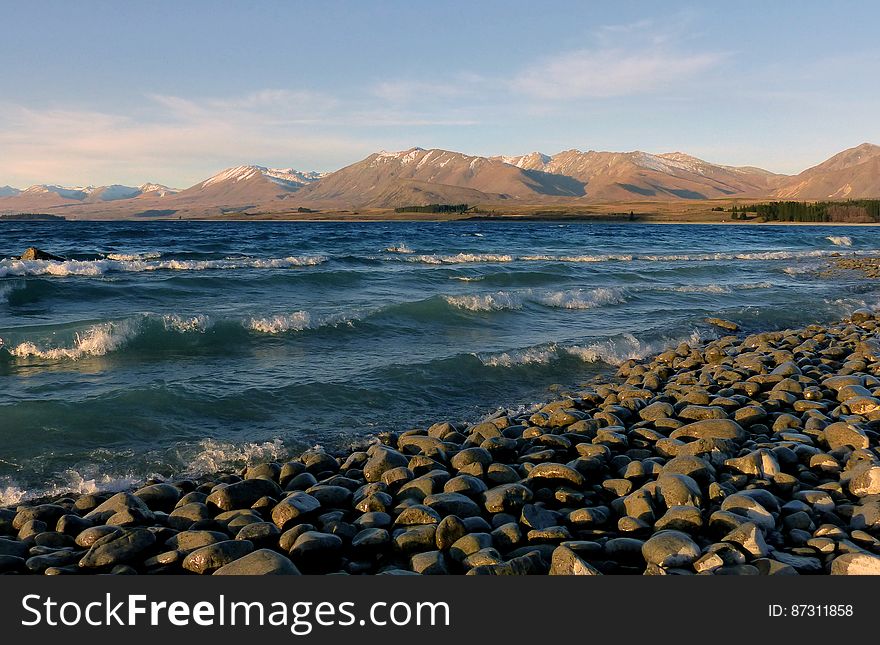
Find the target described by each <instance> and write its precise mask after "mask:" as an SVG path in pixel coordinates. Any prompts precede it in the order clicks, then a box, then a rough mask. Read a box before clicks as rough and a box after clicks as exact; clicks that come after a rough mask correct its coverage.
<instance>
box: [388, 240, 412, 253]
mask: <svg viewBox="0 0 880 645" xmlns="http://www.w3.org/2000/svg"><path fill="white" fill-rule="evenodd" d="M385 252H386V253H402V254H404V255H410V254H412V253H415V251H413V250H412V249H411V248H409V247H408V246H407V245H406V244H405V243H403V242H401V243H400V244H396V245H394V246H389V247H387V248H386V249H385Z"/></svg>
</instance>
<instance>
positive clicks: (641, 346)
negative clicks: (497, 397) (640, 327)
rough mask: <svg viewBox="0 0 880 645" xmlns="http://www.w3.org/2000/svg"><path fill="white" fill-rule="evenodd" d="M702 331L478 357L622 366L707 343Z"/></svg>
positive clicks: (501, 363)
mask: <svg viewBox="0 0 880 645" xmlns="http://www.w3.org/2000/svg"><path fill="white" fill-rule="evenodd" d="M706 338H707V337H706V336H704V335H703V334H701V333H700V332H699V331H698V330H694V331H692V332H691V333H690V334H689V335H687V336H682V337H662V338H656V339H652V340H645V339H639V338H637V337H636V336H634V335H632V334H628V333H627V334H621V335H620V336H615V337H612V338H608V339H605V340H601V341H597V342H594V343H591V344H588V345H559V344H557V343H549V344H546V345H539V346H536V347H528V348H525V349H519V350H511V351H507V352H501V353H496V354H475V356H476V357H477V358H478V359H479V360H480V362H481V363H482V364H483V365H485V366H487V367H518V366H522V365H536V364H538V365H546V364H549V363H551V362H553V361H558V360H562V359H564V358H566V357H571V358H575V359H578V360H580V361H583V362H584V363H600V362H601V363H605V364H607V365H612V366H615V367H616V366H620V365H622V364H623V363H625V362H626V361H629V360H641V359H644V358H647V357H649V356H653V355H654V354H657V353H659V352H662V351H663V350H665V349H667V348H670V347H676V346H677V345H679V344H680V343H682V342H685V343H688V344H691V345H696V344H699V343H701V342H703V341H705V340H706Z"/></svg>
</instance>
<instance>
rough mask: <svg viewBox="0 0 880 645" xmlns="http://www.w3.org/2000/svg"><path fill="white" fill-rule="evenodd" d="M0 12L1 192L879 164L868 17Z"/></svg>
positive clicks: (212, 8) (39, 3)
mask: <svg viewBox="0 0 880 645" xmlns="http://www.w3.org/2000/svg"><path fill="white" fill-rule="evenodd" d="M0 8H2V11H0V186H2V185H5V184H9V185H12V186H16V187H20V188H21V187H26V186H28V185H32V184H35V183H57V184H62V185H87V184H93V185H101V184H111V183H121V184H128V185H138V184H141V183H144V182H147V181H150V182H158V183H162V184H166V185H169V186H172V187H186V186H190V185H192V184H195V183H197V182H198V181H200V180H203V179H205V178H206V177H208V176H210V175H212V174H214V173H216V172H218V171H219V170H221V169H223V168H226V167H229V166H235V165H240V164H260V165H266V166H270V167H279V168H287V167H293V168H296V169H299V170H318V171H330V170H335V169H338V168H340V167H342V166H345V165H348V164H350V163H354V162H356V161H358V160H359V159H362V158H363V157H365V156H367V155H368V154H370V153H372V152H376V151H379V150H402V149H407V148H410V147H413V146H421V147H423V148H435V147H436V148H444V149H449V150H457V151H461V152H465V153H468V154H477V155H496V154H505V155H513V154H523V153H527V152H531V151H534V150H539V151H542V152H545V153H547V154H553V153H556V152H559V151H561V150H568V149H571V148H577V149H580V150H615V151H629V150H645V151H648V152H656V153H659V152H670V151H683V152H687V153H689V154H693V155H696V156H698V157H701V158H703V159H706V160H708V161H712V162H716V163H724V164H731V165H757V166H761V167H764V168H767V169H768V170H773V171H776V172H785V173H797V172H800V171H801V170H803V169H805V168H807V167H809V166H811V165H815V164H816V163H819V162H821V161H823V160H824V159H825V158H827V157H829V156H831V155H832V154H835V153H837V152H839V151H841V150H843V149H845V148H849V147H852V146H855V145H858V144H860V143H862V142H865V141H869V142H873V143H880V118H878V115H880V83H878V82H877V79H880V40H878V38H877V25H878V24H880V3H875V2H869V1H866V0H862V1H860V2H850V1H842V2H834V3H831V2H827V0H826V1H821V2H817V1H811V0H801V1H794V0H789V1H786V0H779V1H776V2H766V0H765V1H763V2H756V1H753V0H739V1H738V2H736V3H731V2H720V1H719V2H699V3H698V2H687V3H685V2H676V1H674V0H667V1H665V2H662V3H661V2H635V1H627V0H617V1H616V2H614V3H599V2H586V1H583V0H580V1H574V2H568V1H564V0H558V1H552V0H548V1H547V2H540V3H539V2H534V1H530V2H523V1H520V0H480V1H479V2H475V1H474V0H470V1H465V2H459V1H458V0H444V1H442V2H437V1H427V0H408V1H391V0H385V1H382V0H373V1H371V2H362V1H356V0H351V1H349V2H343V1H341V0H337V1H334V0H322V1H321V2H314V1H312V2H299V1H297V0H290V1H286V2H241V1H237V2H227V1H225V0H210V1H202V0H188V1H187V2H179V1H177V0H175V1H173V2H172V1H165V0H153V1H150V2H146V1H144V0H140V1H134V0H133V1H132V2H117V1H112V2H111V1H108V2H102V1H97V0H95V1H90V0H80V1H78V2H70V1H69V0H59V1H49V0H29V1H27V2H24V1H23V0H19V1H12V0H5V1H4V2H2V4H0Z"/></svg>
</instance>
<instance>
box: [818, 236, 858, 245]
mask: <svg viewBox="0 0 880 645" xmlns="http://www.w3.org/2000/svg"><path fill="white" fill-rule="evenodd" d="M825 239H826V240H828V241H829V242H831V243H832V244H833V245H834V246H852V243H853V241H852V238H851V237H849V236H848V235H829V236H828V237H826V238H825Z"/></svg>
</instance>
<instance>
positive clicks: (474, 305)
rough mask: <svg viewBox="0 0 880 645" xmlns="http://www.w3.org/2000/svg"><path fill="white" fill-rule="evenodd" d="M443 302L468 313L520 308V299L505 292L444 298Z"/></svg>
mask: <svg viewBox="0 0 880 645" xmlns="http://www.w3.org/2000/svg"><path fill="white" fill-rule="evenodd" d="M444 300H446V302H448V303H449V304H450V305H452V306H453V307H458V308H459V309H467V310H469V311H502V310H505V309H521V308H522V299H521V298H520V297H519V296H518V295H516V294H514V293H509V292H507V291H499V292H497V293H486V294H482V295H464V296H444Z"/></svg>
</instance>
